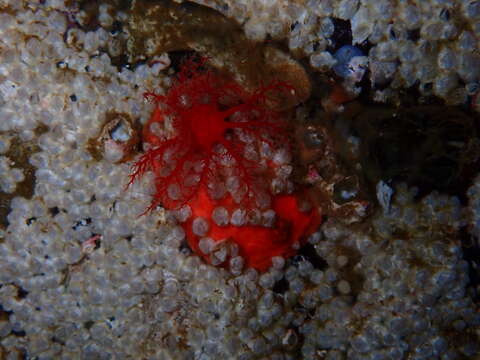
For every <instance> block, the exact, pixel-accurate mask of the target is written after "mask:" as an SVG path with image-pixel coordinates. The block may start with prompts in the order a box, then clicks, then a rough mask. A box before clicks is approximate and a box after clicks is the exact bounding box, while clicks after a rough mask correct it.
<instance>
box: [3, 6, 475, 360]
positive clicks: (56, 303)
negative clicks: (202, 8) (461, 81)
mask: <svg viewBox="0 0 480 360" xmlns="http://www.w3.org/2000/svg"><path fill="white" fill-rule="evenodd" d="M0 4H1V9H2V10H1V11H0V35H1V36H0V56H1V58H2V61H1V63H0V95H1V105H0V172H1V173H0V175H1V181H0V186H1V188H0V200H1V202H0V205H1V206H8V209H9V214H8V217H7V218H6V219H2V221H1V222H0V224H4V226H2V227H1V228H0V358H1V359H4V358H5V359H12V360H13V359H22V358H28V359H34V358H36V359H78V358H81V359H140V358H145V359H205V360H206V359H225V358H228V359H243V360H247V359H276V360H286V359H407V358H409V359H468V358H473V357H474V356H475V355H476V354H477V353H478V329H479V325H480V318H479V314H478V307H477V305H476V304H474V303H473V302H472V297H471V296H470V293H469V287H468V280H469V279H468V276H467V274H468V273H467V270H468V269H467V263H466V262H465V261H464V260H462V259H463V257H462V249H461V247H460V245H459V244H460V243H459V239H458V236H459V235H458V232H459V230H460V229H461V228H462V227H463V226H470V228H471V229H472V234H478V215H477V214H478V206H477V202H478V201H477V199H478V180H477V183H476V185H474V186H472V188H471V190H470V193H469V196H470V199H471V200H470V208H469V209H467V210H468V213H469V214H470V215H469V217H467V218H466V219H467V220H466V221H465V220H464V213H463V212H464V209H463V208H462V206H461V204H460V202H459V200H458V199H457V198H455V197H448V196H444V195H440V194H438V193H433V194H430V195H429V196H427V197H425V198H424V199H423V200H422V201H420V202H418V201H415V200H414V195H415V190H414V189H408V188H407V187H406V186H399V187H397V188H395V189H393V190H394V195H393V202H392V203H390V202H389V201H386V202H384V205H385V207H384V209H383V210H382V211H380V210H379V212H378V213H377V214H376V215H375V216H373V217H372V220H371V222H370V224H369V226H365V227H360V228H355V230H353V229H352V228H351V227H347V226H345V225H342V224H341V222H337V221H329V222H327V223H326V224H325V225H324V226H323V228H322V231H321V233H318V234H317V235H316V236H314V237H312V238H311V239H310V244H309V245H307V247H306V248H305V249H304V250H303V251H301V252H300V254H299V255H298V256H297V257H296V258H294V259H293V260H292V261H287V262H285V261H284V260H283V259H281V258H276V259H274V264H273V267H272V268H271V269H270V270H269V271H267V272H266V273H264V274H258V273H257V272H255V271H253V270H246V271H243V272H241V273H240V274H237V275H233V274H231V273H229V272H227V271H226V270H224V269H219V268H214V267H212V266H208V265H206V264H204V263H202V261H201V260H200V259H199V258H198V257H196V256H193V255H192V254H191V253H190V252H189V250H188V248H186V247H185V242H184V236H185V234H184V232H183V230H182V229H181V228H180V227H178V226H176V225H175V224H174V222H173V221H171V219H170V216H169V214H168V213H166V212H164V211H161V210H159V211H155V212H152V213H151V214H148V215H146V216H142V217H138V215H139V214H140V213H142V212H143V210H144V209H145V208H146V207H147V206H148V204H149V201H150V194H151V189H149V188H148V184H149V181H148V180H149V179H148V178H145V182H144V183H136V184H134V185H133V187H132V188H130V189H129V190H128V191H124V185H125V183H126V181H127V179H128V173H129V164H128V163H125V162H121V160H122V159H123V155H125V154H124V152H125V151H128V147H125V146H123V145H122V144H124V143H129V140H130V139H131V136H132V131H134V129H133V128H132V127H134V124H135V122H136V121H140V122H145V121H146V120H147V119H148V118H149V116H150V111H151V108H150V105H149V104H148V103H143V102H142V100H141V99H142V94H143V93H144V92H145V91H147V90H151V89H160V90H161V89H166V88H167V87H168V85H169V82H170V78H169V77H168V76H167V75H166V72H164V71H161V70H163V69H164V68H165V67H166V66H167V65H168V61H167V60H168V57H167V56H165V57H164V58H163V60H165V62H157V63H156V64H153V65H151V66H147V65H140V66H138V67H136V68H135V70H134V71H132V70H128V69H123V70H120V71H119V70H118V68H116V67H114V66H112V65H111V59H110V57H109V56H107V55H106V54H105V53H104V52H103V51H101V49H104V48H112V47H113V45H112V43H113V42H115V36H116V35H115V33H114V32H109V31H106V30H104V29H102V28H98V29H97V30H92V31H87V32H85V31H82V30H81V29H79V28H72V29H70V30H69V31H67V29H68V28H70V26H71V22H72V19H71V14H70V9H69V8H67V7H66V5H65V4H64V2H63V1H60V0H57V1H46V2H45V3H44V4H43V5H40V4H38V5H35V4H33V3H31V4H29V2H25V3H22V2H17V1H13V0H12V1H3V2H1V3H0ZM102 14H103V15H102V18H101V19H102V21H103V22H105V26H108V24H110V20H109V19H110V18H109V16H108V14H107V13H105V12H103V13H102ZM120 16H121V14H120ZM72 32H73V33H72ZM73 37H74V38H75V41H73ZM109 122H112V123H111V124H110V123H109ZM92 139H93V140H92ZM22 144H23V146H24V147H25V148H27V145H28V149H31V154H30V155H29V156H28V164H26V163H24V161H23V159H21V158H16V157H14V156H13V155H12V154H18V152H17V151H15V152H14V151H12V150H14V149H19V148H21V147H22ZM92 144H93V145H92ZM92 146H93V147H94V148H93V149H92ZM24 150H25V149H24ZM31 171H32V172H34V180H35V183H34V188H33V191H26V190H25V188H24V186H27V185H28V184H26V183H25V182H24V181H25V179H26V178H28V176H30V175H31V174H30V172H31ZM7 195H8V196H7ZM5 199H6V200H8V201H5V202H4V200H5ZM3 220H5V221H3Z"/></svg>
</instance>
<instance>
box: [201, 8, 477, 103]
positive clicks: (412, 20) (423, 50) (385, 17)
mask: <svg viewBox="0 0 480 360" xmlns="http://www.w3.org/2000/svg"><path fill="white" fill-rule="evenodd" d="M193 1H194V2H197V3H199V4H203V5H205V6H210V7H212V8H215V9H217V10H218V11H220V12H222V13H224V14H225V15H226V16H228V17H230V18H232V19H235V20H237V21H238V22H239V23H241V24H243V26H244V28H245V33H246V35H247V36H248V37H249V38H252V39H265V38H269V37H271V38H273V39H287V40H288V47H289V49H290V51H291V52H292V53H293V54H296V56H297V57H299V58H305V59H307V60H308V61H309V62H310V64H311V66H312V67H313V68H315V69H316V70H317V71H320V72H324V71H328V70H329V69H331V68H332V67H334V66H335V64H336V59H335V58H334V57H333V54H334V52H335V50H337V49H338V48H339V47H341V46H343V45H346V44H345V41H350V42H351V44H353V45H356V46H359V47H361V48H362V49H364V50H365V55H366V56H368V63H367V64H366V66H365V67H366V68H368V82H369V83H370V85H369V86H371V88H372V89H373V90H374V91H372V94H371V96H372V99H373V100H375V101H378V102H385V101H390V102H393V103H396V102H397V101H398V97H399V95H400V90H401V89H404V88H409V87H414V88H416V89H418V90H419V92H420V93H421V94H422V96H425V97H429V96H432V95H434V96H437V97H439V98H441V99H444V100H445V101H446V102H447V103H448V104H462V103H465V102H466V101H468V98H469V96H472V95H474V94H476V93H478V91H479V86H478V82H479V79H480V70H479V69H480V66H479V65H480V56H479V54H478V52H477V51H476V50H477V49H478V41H479V34H480V5H479V3H478V2H477V1H471V0H439V1H437V0H431V1H430V0H429V1H426V0H413V1H397V0H278V1H269V0H193ZM351 90H352V91H354V89H351Z"/></svg>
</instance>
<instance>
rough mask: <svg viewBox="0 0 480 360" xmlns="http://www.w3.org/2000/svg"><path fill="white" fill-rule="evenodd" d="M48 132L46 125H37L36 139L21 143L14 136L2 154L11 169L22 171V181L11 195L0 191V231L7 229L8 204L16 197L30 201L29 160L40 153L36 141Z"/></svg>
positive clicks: (32, 187) (32, 181) (32, 188)
mask: <svg viewBox="0 0 480 360" xmlns="http://www.w3.org/2000/svg"><path fill="white" fill-rule="evenodd" d="M47 131H48V127H47V126H46V125H39V126H38V127H37V128H36V129H35V130H34V132H35V135H36V137H35V138H34V139H32V140H29V141H22V140H21V139H20V138H19V137H18V136H17V135H15V136H14V137H13V138H12V140H11V143H10V147H9V149H8V151H7V152H6V153H5V154H4V156H5V157H7V158H8V159H10V161H11V166H12V167H13V168H17V169H21V170H22V171H23V175H24V177H25V178H24V180H23V181H21V182H19V183H17V186H16V189H15V191H14V192H13V193H6V192H4V191H0V229H2V228H3V229H6V228H7V227H8V220H7V216H8V214H9V213H10V210H11V208H10V203H11V201H12V199H13V198H14V197H16V196H22V197H24V198H25V199H31V198H32V196H33V193H34V191H35V182H36V181H35V180H36V178H35V170H36V169H37V168H36V167H35V166H33V165H32V164H30V162H29V158H30V157H31V156H32V155H33V154H34V153H36V152H39V151H40V147H39V146H38V145H37V143H36V139H37V137H38V136H40V135H41V134H43V133H45V132H47Z"/></svg>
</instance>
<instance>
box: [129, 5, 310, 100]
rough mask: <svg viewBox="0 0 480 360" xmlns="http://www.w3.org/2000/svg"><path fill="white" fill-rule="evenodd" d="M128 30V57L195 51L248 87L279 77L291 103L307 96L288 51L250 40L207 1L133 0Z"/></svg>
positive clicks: (301, 75) (136, 58)
mask: <svg viewBox="0 0 480 360" xmlns="http://www.w3.org/2000/svg"><path fill="white" fill-rule="evenodd" d="M130 14H131V15H130V18H129V21H128V26H127V31H128V32H129V35H130V36H129V40H128V45H127V49H128V50H127V51H128V54H129V58H130V61H131V62H137V61H144V60H146V59H151V60H153V61H154V59H155V57H159V56H161V55H162V54H163V53H165V52H175V51H195V52H198V53H200V54H201V55H202V56H205V57H207V58H208V59H209V63H210V64H211V65H212V66H214V67H216V68H218V69H221V70H223V71H225V72H227V73H228V74H230V75H231V76H233V77H234V78H235V79H236V80H237V81H238V82H240V83H241V84H242V85H243V86H245V87H246V88H248V89H256V88H258V87H260V86H261V85H265V84H269V83H272V82H275V81H282V82H286V83H289V84H290V85H292V86H293V87H294V88H295V90H296V94H295V100H294V103H291V104H288V105H290V106H293V105H295V104H296V103H299V102H303V101H305V100H306V99H308V97H309V96H310V92H311V83H310V79H309V77H308V75H307V73H306V71H305V69H304V68H303V67H302V66H301V65H300V64H299V63H298V62H297V61H295V60H294V59H292V58H291V57H290V56H289V55H287V54H286V53H284V52H283V51H281V50H279V49H277V48H276V47H274V46H273V45H271V44H268V43H265V42H255V41H252V40H249V39H248V38H247V37H246V36H245V34H244V32H243V30H242V28H241V27H240V26H239V25H238V24H237V23H235V22H234V21H232V20H230V19H227V18H226V17H225V16H223V15H222V14H220V13H219V12H217V11H215V10H212V9H210V8H208V7H204V6H200V5H197V4H192V3H187V2H184V3H182V4H177V3H175V2H172V1H163V0H162V1H144V0H141V1H135V2H134V3H133V5H132V7H131V12H130Z"/></svg>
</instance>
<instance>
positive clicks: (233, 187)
mask: <svg viewBox="0 0 480 360" xmlns="http://www.w3.org/2000/svg"><path fill="white" fill-rule="evenodd" d="M205 67H206V61H205V60H204V59H201V60H200V61H194V60H192V59H190V60H188V61H187V62H186V63H184V64H183V66H182V68H181V70H180V72H179V74H178V76H177V77H176V79H175V80H174V82H173V85H172V87H171V88H170V90H169V91H168V93H167V94H166V95H165V96H160V95H156V94H153V93H147V94H146V97H147V98H149V99H151V100H153V101H154V103H155V105H156V106H155V110H154V112H153V114H152V116H151V118H150V120H149V121H148V122H147V124H146V125H145V127H144V133H143V137H144V145H145V148H146V149H145V150H146V151H145V153H144V155H143V156H141V157H140V159H139V160H138V161H137V162H136V163H135V164H134V167H133V172H132V174H131V176H130V182H129V184H131V183H133V182H134V181H136V180H137V179H138V178H139V177H140V176H142V175H143V174H144V173H145V172H146V171H153V172H154V174H155V189H156V191H155V195H154V196H153V200H152V202H151V204H150V207H149V210H152V209H154V208H155V207H156V206H157V205H162V206H163V207H165V208H166V209H169V210H175V211H176V212H177V213H181V214H183V215H182V216H179V220H180V221H183V225H184V227H185V229H186V234H187V240H188V242H189V244H190V246H191V248H192V249H193V250H194V251H196V252H197V253H199V254H200V255H201V256H203V257H204V258H205V259H207V261H209V262H211V263H213V264H214V265H217V264H224V263H226V262H227V259H229V258H233V257H234V256H236V255H240V256H242V257H243V259H244V261H245V262H246V265H247V266H251V267H254V268H257V269H259V270H265V269H266V268H268V266H269V265H270V264H271V257H272V256H289V255H291V254H292V253H293V252H294V250H293V249H292V246H297V245H299V244H300V242H301V241H302V240H303V239H304V238H305V235H308V234H310V233H312V232H314V231H315V229H316V227H317V226H318V225H319V224H320V216H319V214H318V211H316V210H315V209H314V210H311V211H307V212H302V211H300V210H299V206H298V205H297V199H296V198H295V196H294V195H292V194H291V193H292V191H293V188H292V183H291V182H290V181H289V180H288V177H289V175H290V172H291V169H292V168H291V166H290V165H289V164H288V156H289V142H288V137H287V136H286V134H287V132H288V131H287V123H286V122H285V120H284V119H283V114H282V113H281V112H280V111H277V110H276V109H277V108H279V105H280V102H281V101H282V100H281V99H282V97H283V98H285V97H286V96H289V95H291V92H293V91H294V89H293V88H292V87H291V86H289V85H288V84H284V83H274V84H270V85H268V86H265V87H262V88H260V89H257V90H256V91H253V92H249V91H246V90H245V89H243V88H242V87H241V86H240V85H238V83H236V82H234V81H233V80H230V79H229V78H227V77H225V76H220V75H218V74H216V73H215V72H214V71H213V70H207V69H205ZM282 193H284V195H280V194H282ZM285 193H290V194H289V195H286V194H285ZM202 239H203V240H202ZM206 240H208V241H210V242H211V243H212V244H226V243H230V244H235V246H234V247H236V250H235V251H233V250H232V251H230V253H228V254H227V253H225V252H223V253H222V254H223V255H219V254H218V253H217V254H216V256H217V257H216V258H215V257H212V256H215V252H214V251H213V250H214V249H213V247H212V249H210V250H212V251H210V250H206V249H205V246H203V247H202V246H200V242H201V241H203V243H205V241H206ZM217 248H218V246H217ZM202 249H203V250H202ZM237 253H238V254H237Z"/></svg>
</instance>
